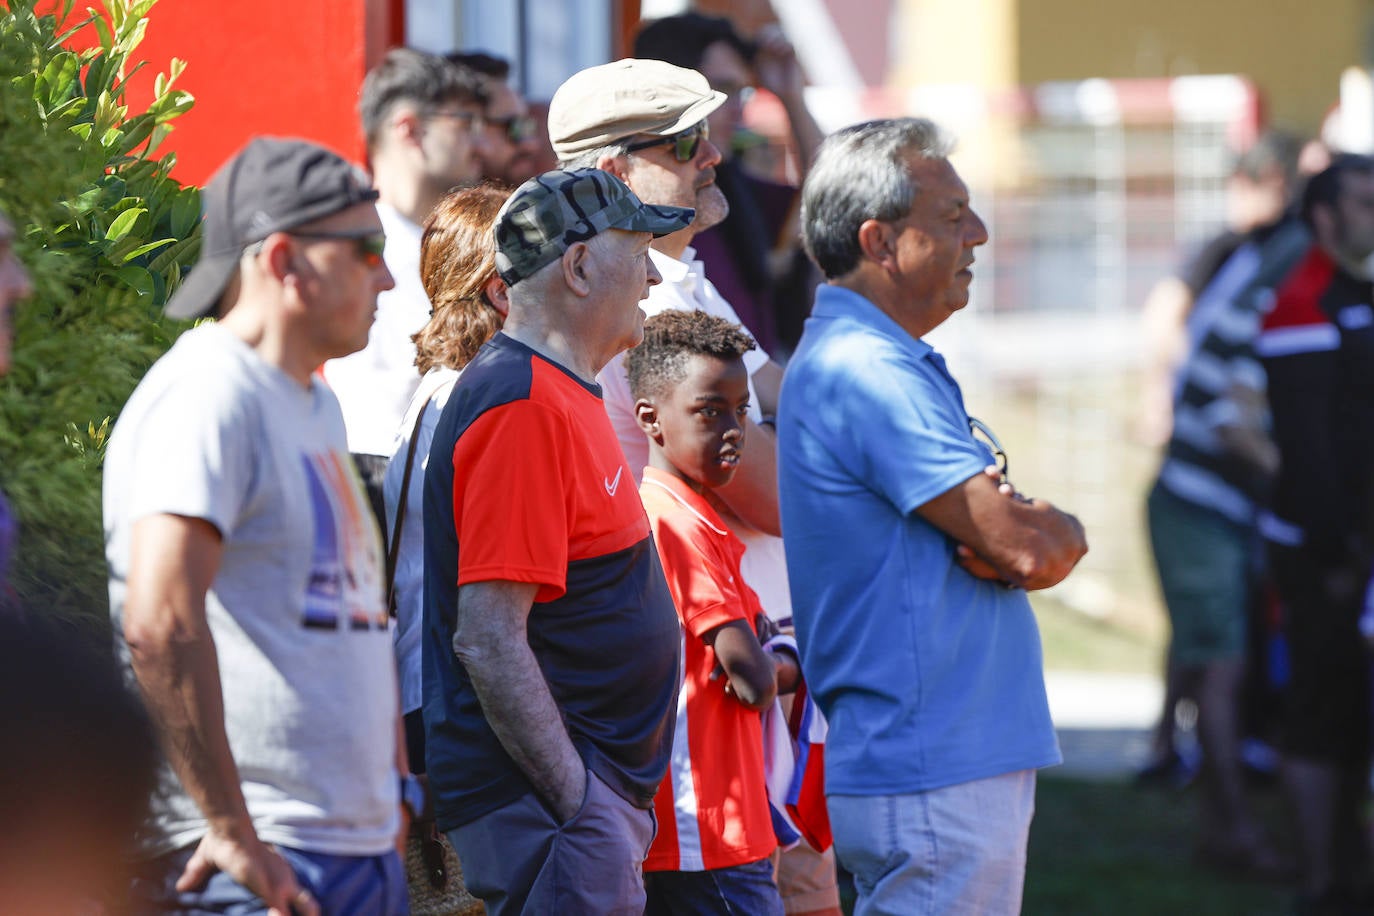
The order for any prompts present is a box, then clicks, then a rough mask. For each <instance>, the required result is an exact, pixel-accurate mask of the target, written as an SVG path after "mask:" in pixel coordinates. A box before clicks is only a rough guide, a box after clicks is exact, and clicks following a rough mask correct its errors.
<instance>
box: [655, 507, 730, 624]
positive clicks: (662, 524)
mask: <svg viewBox="0 0 1374 916" xmlns="http://www.w3.org/2000/svg"><path fill="white" fill-rule="evenodd" d="M713 537H719V535H715V534H713V533H712V532H709V531H705V530H704V529H702V527H701V525H700V523H699V522H697V520H696V519H695V518H691V517H689V516H686V515H683V514H680V513H672V514H669V515H666V516H662V517H660V518H658V519H656V520H655V521H654V541H655V543H656V544H657V545H658V556H659V560H660V561H661V562H662V565H663V575H664V578H665V579H667V581H668V590H669V591H670V592H671V593H672V595H673V603H674V604H676V605H677V610H678V616H679V617H680V618H681V619H682V627H683V629H684V630H686V631H687V633H688V635H690V636H691V637H692V638H694V639H701V638H702V637H703V636H704V635H705V634H706V633H709V632H710V631H711V630H714V629H715V628H716V627H719V626H721V625H722V624H726V623H730V622H731V621H734V620H747V619H748V615H747V609H746V606H745V602H744V599H743V596H742V594H741V588H742V587H745V586H744V584H743V583H742V582H740V581H739V577H738V576H736V575H735V574H734V573H733V572H732V570H731V564H730V563H729V560H728V558H727V557H726V556H724V555H723V554H722V552H721V551H720V549H719V547H718V546H717V545H715V544H713V543H711V541H710V538H713Z"/></svg>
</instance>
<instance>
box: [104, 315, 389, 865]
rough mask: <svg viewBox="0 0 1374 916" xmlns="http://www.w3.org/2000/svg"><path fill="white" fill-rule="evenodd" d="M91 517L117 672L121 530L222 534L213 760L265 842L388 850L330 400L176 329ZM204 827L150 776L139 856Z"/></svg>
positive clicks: (360, 500) (371, 613)
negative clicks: (219, 705) (188, 528)
mask: <svg viewBox="0 0 1374 916" xmlns="http://www.w3.org/2000/svg"><path fill="white" fill-rule="evenodd" d="M104 511H105V544H106V558H107V560H108V562H109V567H110V609H111V616H112V617H113V622H114V631H115V634H116V640H117V642H118V644H119V648H120V651H121V653H122V654H123V656H124V659H125V662H126V664H127V661H128V649H127V646H125V645H124V643H123V639H122V636H121V634H122V620H123V611H124V598H125V590H126V586H125V581H126V577H127V575H128V571H129V549H130V537H131V529H132V527H133V524H134V522H136V521H138V520H139V519H141V518H145V517H147V516H150V515H158V514H172V515H181V516H186V517H189V518H199V519H205V520H206V521H208V522H210V523H211V524H212V525H214V526H215V527H216V528H217V529H218V530H219V532H220V534H221V535H222V537H223V553H222V556H221V560H220V567H219V571H218V573H217V575H216V576H215V580H214V583H213V585H212V586H211V588H210V591H209V592H208V593H207V595H206V617H207V620H208V622H209V626H210V631H211V634H212V636H213V637H214V641H215V650H216V653H217V655H218V658H219V668H220V681H221V684H222V688H223V696H224V726H225V731H226V733H227V735H228V738H229V747H230V750H231V752H232V754H233V756H234V760H235V762H236V764H237V765H238V770H239V776H240V778H241V781H242V788H243V795H244V799H245V801H246V802H247V805H248V812H249V814H250V815H251V816H252V818H253V823H254V826H255V828H256V829H257V832H258V835H259V836H260V837H261V838H262V839H263V841H264V842H268V843H280V844H282V845H285V846H291V847H295V848H299V849H305V850H310V851H314V852H321V853H328V854H334V855H378V854H380V853H384V852H386V851H387V850H388V849H390V848H392V843H393V839H394V837H395V834H396V831H397V829H398V827H399V809H398V803H399V799H398V794H397V772H396V766H395V759H396V740H397V730H396V729H397V723H396V714H397V697H396V675H395V668H394V663H393V661H392V656H391V642H390V637H389V634H388V629H387V624H388V621H387V613H386V608H385V606H384V602H383V597H382V577H383V566H382V562H383V558H382V553H381V543H380V539H379V537H378V533H377V526H376V522H375V521H374V520H373V516H372V513H371V512H370V511H369V509H368V506H367V501H366V498H365V497H364V496H363V493H362V488H361V483H360V482H359V480H358V478H357V474H356V472H355V471H354V469H353V463H352V461H351V460H350V458H349V456H348V450H347V445H346V443H345V440H344V430H343V421H342V418H341V417H340V416H339V407H338V403H337V401H335V399H334V395H333V394H332V393H331V392H330V391H329V389H328V388H327V387H326V386H325V385H324V384H323V383H322V382H320V381H319V380H318V379H312V383H311V386H310V388H309V389H308V390H307V389H305V388H303V387H302V386H301V385H300V384H299V383H297V382H296V381H295V380H293V379H292V378H290V377H289V376H287V375H286V374H285V373H284V372H282V371H281V370H280V369H278V368H276V367H275V366H271V365H269V364H267V363H266V362H264V361H263V360H262V359H261V358H260V357H259V356H258V355H257V353H256V352H255V351H254V350H252V349H251V348H250V347H249V346H248V345H247V344H245V343H244V342H243V341H241V340H239V339H238V338H237V337H235V336H234V335H233V334H231V333H230V332H228V331H227V330H225V329H224V328H223V327H221V326H219V325H216V324H208V325H203V326H201V327H199V328H195V329H193V330H191V331H188V332H186V333H185V334H183V335H182V336H181V338H180V339H179V340H178V341H177V343H176V345H175V346H174V347H173V348H172V349H171V351H170V352H168V353H167V354H166V355H165V356H164V357H163V358H162V359H160V360H158V362H157V363H156V364H155V365H154V366H153V367H152V369H150V370H149V372H148V374H147V375H146V376H145V377H144V379H143V381H142V382H141V383H140V384H139V386H138V388H137V389H136V390H135V391H134V394H133V396H132V397H131V398H130V399H129V402H128V404H127V405H125V407H124V411H123V413H122V414H120V417H119V422H118V423H117V424H116V425H115V429H114V433H113V434H112V435H111V437H110V444H109V449H108V451H107V453H106V458H105V482H104ZM205 830H206V825H205V820H204V818H203V817H202V816H201V813H200V811H199V809H198V808H197V807H196V805H195V803H194V802H193V801H192V800H191V799H190V797H189V796H187V795H186V793H185V791H184V790H183V789H182V788H181V786H180V784H179V782H178V781H177V779H176V777H175V775H174V774H173V773H172V771H171V768H170V767H168V766H165V765H164V767H163V771H162V773H161V776H160V779H159V789H158V791H157V793H156V797H155V798H154V801H153V808H152V816H151V818H150V822H149V823H148V825H147V827H146V830H145V831H144V834H143V835H142V836H141V837H140V848H141V852H142V853H143V854H146V855H149V856H154V855H160V854H162V853H165V852H169V851H171V850H173V849H177V848H179V847H181V846H185V845H186V844H188V843H192V842H195V841H196V840H197V839H198V838H199V837H200V836H201V835H202V834H204V832H205Z"/></svg>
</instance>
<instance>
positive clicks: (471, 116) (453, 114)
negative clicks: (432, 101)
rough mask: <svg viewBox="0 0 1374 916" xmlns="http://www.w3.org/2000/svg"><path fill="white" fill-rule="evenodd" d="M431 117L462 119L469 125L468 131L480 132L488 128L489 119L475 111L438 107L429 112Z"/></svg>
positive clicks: (472, 132)
mask: <svg viewBox="0 0 1374 916" xmlns="http://www.w3.org/2000/svg"><path fill="white" fill-rule="evenodd" d="M428 117H431V118H451V119H453V120H454V121H462V122H464V123H465V124H467V126H468V133H470V134H480V133H481V132H482V131H484V130H486V129H487V119H486V118H484V117H483V116H482V115H480V114H478V113H477V112H475V111H444V110H443V109H438V110H435V111H431V112H429V115H428Z"/></svg>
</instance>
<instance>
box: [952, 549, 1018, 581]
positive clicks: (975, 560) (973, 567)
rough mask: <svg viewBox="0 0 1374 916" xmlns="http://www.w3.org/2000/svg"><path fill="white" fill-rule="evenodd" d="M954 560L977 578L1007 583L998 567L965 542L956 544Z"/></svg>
mask: <svg viewBox="0 0 1374 916" xmlns="http://www.w3.org/2000/svg"><path fill="white" fill-rule="evenodd" d="M954 562H956V563H958V564H959V565H960V566H962V567H963V568H964V571H965V572H967V573H968V574H969V575H971V576H973V577H974V578H976V579H986V580H987V581H989V582H1002V583H1006V581H1007V579H1006V577H1005V576H1003V575H1002V574H1001V573H1000V572H998V571H997V568H996V567H994V566H993V565H992V564H991V563H989V562H988V561H987V560H984V559H983V558H982V557H980V556H978V554H976V553H974V552H973V548H971V547H968V546H966V545H964V544H956V545H955V547H954Z"/></svg>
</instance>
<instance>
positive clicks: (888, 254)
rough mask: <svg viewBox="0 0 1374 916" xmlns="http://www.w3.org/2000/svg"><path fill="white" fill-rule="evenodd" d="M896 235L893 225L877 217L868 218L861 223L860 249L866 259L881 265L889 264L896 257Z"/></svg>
mask: <svg viewBox="0 0 1374 916" xmlns="http://www.w3.org/2000/svg"><path fill="white" fill-rule="evenodd" d="M895 241H896V235H895V234H894V233H893V231H892V227H891V226H889V225H888V224H887V223H884V222H882V221H880V220H876V219H866V220H864V221H863V222H862V223H860V224H859V250H860V251H862V252H863V257H864V259H865V260H868V261H873V262H875V263H877V264H879V265H880V266H883V267H887V266H889V265H890V264H891V263H892V262H893V261H894V260H895V258H896V254H897V246H896V244H895Z"/></svg>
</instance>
